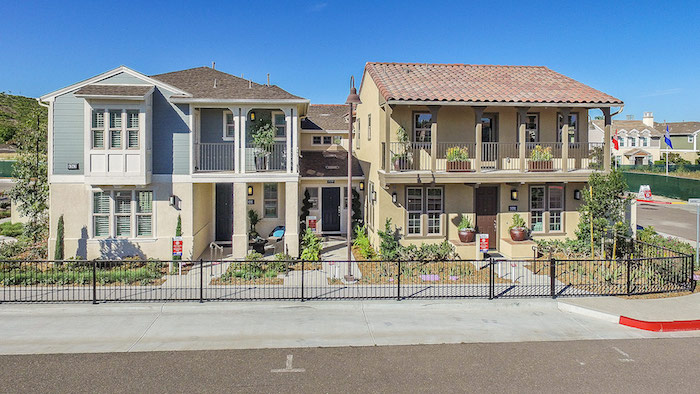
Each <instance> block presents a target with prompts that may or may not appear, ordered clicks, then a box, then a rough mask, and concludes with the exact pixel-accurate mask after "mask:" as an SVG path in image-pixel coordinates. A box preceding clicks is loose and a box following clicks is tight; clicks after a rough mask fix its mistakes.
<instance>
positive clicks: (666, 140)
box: [664, 125, 673, 149]
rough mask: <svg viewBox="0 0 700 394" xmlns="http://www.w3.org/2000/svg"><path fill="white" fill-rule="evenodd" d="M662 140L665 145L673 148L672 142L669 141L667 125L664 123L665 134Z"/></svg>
mask: <svg viewBox="0 0 700 394" xmlns="http://www.w3.org/2000/svg"><path fill="white" fill-rule="evenodd" d="M664 142H666V146H668V147H669V148H671V149H673V144H672V143H671V135H670V134H669V133H668V125H666V135H664Z"/></svg>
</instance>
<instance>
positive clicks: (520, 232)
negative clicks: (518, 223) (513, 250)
mask: <svg viewBox="0 0 700 394" xmlns="http://www.w3.org/2000/svg"><path fill="white" fill-rule="evenodd" d="M525 238H527V228H525V227H514V228H512V229H510V239H512V240H513V241H524V240H525Z"/></svg>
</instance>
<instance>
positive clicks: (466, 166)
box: [447, 161, 472, 172]
mask: <svg viewBox="0 0 700 394" xmlns="http://www.w3.org/2000/svg"><path fill="white" fill-rule="evenodd" d="M471 170H472V163H471V162H470V161H448V162H447V172H468V171H471Z"/></svg>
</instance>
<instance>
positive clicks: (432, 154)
mask: <svg viewBox="0 0 700 394" xmlns="http://www.w3.org/2000/svg"><path fill="white" fill-rule="evenodd" d="M476 148H477V144H476V143H473V142H471V143H451V142H437V143H434V144H433V143H430V142H407V143H406V142H391V143H390V146H389V152H390V155H391V160H390V164H391V165H390V168H383V169H384V171H385V172H387V173H405V172H409V173H410V172H426V171H429V172H433V173H449V172H457V173H465V174H468V173H487V172H501V173H546V172H559V173H561V172H575V171H582V170H583V171H594V170H602V169H603V143H600V142H573V143H569V144H568V150H566V149H564V148H565V147H564V144H562V143H561V142H537V143H525V144H524V145H521V144H520V143H518V142H483V143H482V144H481V150H480V151H477V149H476ZM565 150H566V151H565ZM383 162H384V161H383ZM385 167H386V166H385ZM466 176H468V175H466Z"/></svg>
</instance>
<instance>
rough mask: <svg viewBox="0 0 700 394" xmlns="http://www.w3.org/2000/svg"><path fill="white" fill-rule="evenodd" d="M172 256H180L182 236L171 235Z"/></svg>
mask: <svg viewBox="0 0 700 394" xmlns="http://www.w3.org/2000/svg"><path fill="white" fill-rule="evenodd" d="M173 256H180V257H182V237H173Z"/></svg>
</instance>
